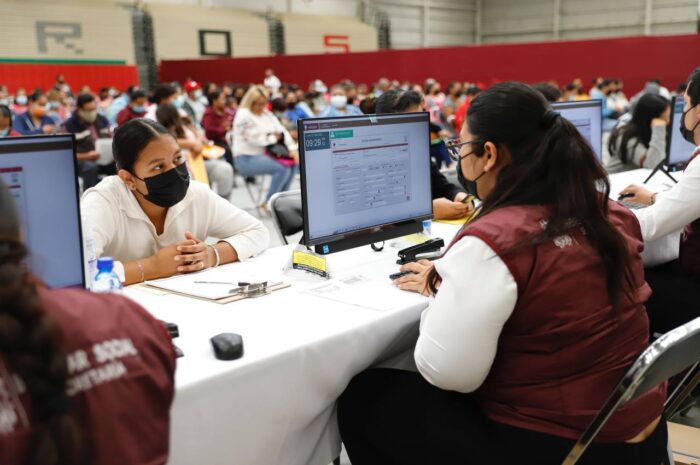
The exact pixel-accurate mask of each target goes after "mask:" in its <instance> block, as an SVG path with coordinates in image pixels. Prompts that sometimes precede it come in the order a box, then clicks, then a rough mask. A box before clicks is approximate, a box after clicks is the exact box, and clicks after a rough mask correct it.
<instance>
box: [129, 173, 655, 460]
mask: <svg viewBox="0 0 700 465" xmlns="http://www.w3.org/2000/svg"><path fill="white" fill-rule="evenodd" d="M648 173H649V170H636V171H631V172H627V173H620V174H618V175H614V176H612V181H611V184H612V194H613V196H614V197H616V196H617V193H618V192H619V190H621V189H622V188H624V187H626V186H627V185H628V184H631V183H641V182H642V181H643V180H644V178H645V177H646V176H647V175H648ZM662 177H663V174H661V175H660V176H659V179H660V180H661V182H663V181H664V179H663V178H662ZM655 180H656V178H655ZM457 230H458V227H457V226H449V225H445V224H441V223H437V222H434V223H433V226H432V232H433V234H434V236H435V237H442V238H444V239H445V241H446V242H449V240H450V239H451V238H452V237H453V236H454V234H455V233H456V232H457ZM390 242H391V241H389V243H390ZM291 248H292V246H285V247H277V248H274V249H270V250H268V251H266V252H265V253H264V254H262V255H261V256H259V257H258V258H256V259H255V262H254V263H256V267H257V266H259V267H260V269H261V270H266V271H267V272H269V276H268V279H270V280H277V279H283V280H286V281H288V282H291V283H292V287H291V288H289V289H285V290H282V291H278V292H275V293H273V294H272V295H270V296H266V297H263V298H260V299H251V300H244V301H240V302H234V303H232V304H228V305H219V304H214V303H207V302H203V301H198V300H193V299H189V298H186V297H179V296H174V295H167V296H157V295H153V294H150V293H147V292H145V291H143V290H139V289H134V288H132V289H127V290H126V291H125V293H126V294H127V295H128V296H129V297H131V298H133V299H134V300H136V301H137V302H139V303H140V304H142V305H143V306H144V307H146V308H147V309H148V310H149V311H150V312H151V313H152V314H153V315H155V316H156V317H157V318H160V319H162V320H166V321H171V322H174V323H177V324H178V326H179V328H180V338H179V339H177V340H176V343H177V345H178V346H179V347H180V348H181V349H182V350H183V351H184V353H185V357H184V358H181V359H179V360H178V364H177V372H176V376H175V377H176V397H175V403H174V405H173V409H172V432H171V441H172V443H171V460H170V462H169V463H170V464H172V465H193V464H203V465H204V464H206V465H277V464H284V465H304V464H309V465H328V464H329V463H330V462H331V461H332V460H333V459H334V458H335V457H336V456H337V455H338V453H339V451H340V437H339V434H338V429H337V424H336V421H335V400H336V399H337V397H338V396H339V395H340V394H341V393H342V392H343V390H344V389H345V387H346V386H347V383H348V382H349V381H350V379H352V377H353V376H354V375H356V374H357V373H360V372H361V371H362V370H364V369H366V368H367V367H370V366H373V365H376V364H379V363H381V362H383V361H386V360H389V359H391V358H392V357H394V356H396V355H399V354H402V353H405V352H406V351H407V350H410V349H411V348H412V347H413V345H414V344H415V341H416V338H417V335H418V321H419V318H420V314H421V312H422V310H423V309H425V308H426V306H427V300H421V301H420V302H418V303H416V304H414V305H409V306H404V307H402V308H394V309H391V310H387V311H377V310H369V309H365V308H361V307H357V306H352V305H349V304H343V303H338V302H331V301H328V300H325V299H321V298H319V297H315V296H312V295H309V294H305V293H303V291H304V290H305V289H308V288H309V287H311V286H314V285H316V284H318V283H319V282H320V281H319V280H318V278H312V277H305V276H303V275H302V276H300V277H294V278H291V279H290V277H288V276H284V277H283V276H282V273H281V270H282V267H283V266H284V264H285V263H286V261H287V260H288V258H289V256H290V253H291V252H290V251H291ZM397 250H398V249H397V248H393V247H391V246H390V245H389V246H387V248H386V249H385V250H384V251H383V252H373V251H371V250H370V248H369V246H366V247H362V248H359V249H354V250H349V251H345V252H340V253H338V254H333V255H330V256H329V257H328V259H329V264H330V266H331V267H332V271H334V272H335V273H336V274H337V275H341V276H342V275H351V274H353V273H359V272H362V273H363V274H365V275H366V276H368V277H371V278H373V279H376V280H377V281H378V282H385V283H386V286H387V287H390V286H392V285H391V283H390V281H389V280H388V275H389V274H390V273H392V272H395V271H396V270H397V268H398V267H397V265H396V264H395V260H396V252H397ZM226 266H228V267H231V268H232V269H233V268H234V267H236V266H237V265H236V264H232V265H226ZM222 332H236V333H239V334H241V335H243V338H244V344H245V356H244V357H243V358H242V359H240V360H237V361H233V362H222V361H218V360H216V359H215V358H214V355H213V352H212V349H211V345H210V343H209V338H211V337H212V336H214V335H216V334H219V333H222Z"/></svg>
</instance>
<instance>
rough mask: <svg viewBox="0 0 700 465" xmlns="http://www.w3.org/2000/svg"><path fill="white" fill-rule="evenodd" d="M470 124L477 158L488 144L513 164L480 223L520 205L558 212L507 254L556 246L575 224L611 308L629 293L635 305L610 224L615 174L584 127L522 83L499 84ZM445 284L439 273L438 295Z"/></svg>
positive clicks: (627, 263)
mask: <svg viewBox="0 0 700 465" xmlns="http://www.w3.org/2000/svg"><path fill="white" fill-rule="evenodd" d="M467 121H468V124H469V131H470V132H471V134H472V136H473V138H474V140H476V141H478V142H476V143H474V144H473V145H471V149H472V150H473V152H474V156H477V157H482V156H484V144H485V143H486V142H492V143H494V144H495V145H496V146H498V147H501V148H503V147H505V148H507V149H508V151H509V152H510V155H511V159H512V160H511V163H510V164H509V165H508V166H505V167H504V168H502V169H501V171H500V173H499V174H498V178H497V180H496V185H495V186H494V188H493V190H492V191H491V193H489V195H488V196H487V197H486V198H485V199H484V201H483V203H482V212H481V214H480V216H479V218H483V217H484V216H486V215H488V214H489V213H491V212H493V211H495V210H498V209H499V208H504V207H509V206H513V205H549V206H551V207H552V216H551V218H549V220H548V222H547V225H546V227H545V228H544V229H543V230H542V232H540V233H537V234H535V235H533V236H530V237H526V238H524V239H523V241H521V242H520V243H519V244H517V245H515V246H514V247H513V248H511V249H509V250H507V251H505V252H504V254H508V253H512V252H514V251H516V250H519V249H521V248H523V247H528V246H533V245H537V244H542V243H545V242H547V241H551V240H553V239H554V238H556V237H558V236H560V235H562V234H565V233H566V232H567V231H569V230H570V229H571V227H572V224H575V225H577V226H580V227H583V228H584V230H585V232H586V239H587V240H588V242H589V243H590V244H591V245H592V246H593V248H594V249H595V250H596V251H597V252H598V255H599V256H600V258H601V260H602V262H603V266H602V267H601V270H600V271H601V272H602V273H605V281H606V284H607V293H608V296H609V297H610V300H611V302H613V304H614V305H617V303H618V302H619V298H620V294H621V293H624V294H625V295H626V296H627V297H628V298H630V299H633V290H634V287H635V284H634V279H633V273H632V265H631V260H630V257H629V254H628V250H627V247H626V245H625V240H624V238H623V236H622V235H621V234H620V233H619V232H618V231H617V229H616V228H615V226H614V225H612V224H611V223H610V221H609V220H608V196H609V194H610V184H609V182H608V178H607V174H606V173H605V171H604V170H603V168H602V167H601V166H600V165H599V164H598V162H597V161H596V158H595V154H594V153H593V150H592V149H591V148H590V146H589V145H588V144H587V143H586V141H585V140H584V139H583V137H581V135H580V134H579V132H578V130H577V129H576V127H575V126H574V125H573V124H571V123H570V122H569V121H567V120H566V119H564V118H562V117H561V116H559V115H558V114H557V113H555V112H554V111H552V110H551V108H550V107H549V104H548V103H547V101H546V100H545V99H544V97H543V96H542V94H540V93H539V92H537V91H536V90H534V89H533V88H532V87H530V86H528V85H527V84H523V83H520V82H505V83H502V84H497V85H495V86H493V87H491V88H490V89H489V90H487V91H486V92H483V93H481V94H479V95H478V96H477V97H476V98H475V99H474V100H473V101H472V103H471V105H470V106H469V110H468V111H467ZM476 221H479V219H477V220H476ZM438 280H439V277H438V276H437V273H436V272H434V269H433V272H432V273H431V276H430V277H429V283H430V289H431V291H432V292H435V291H436V285H437V282H438Z"/></svg>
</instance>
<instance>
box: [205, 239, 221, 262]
mask: <svg viewBox="0 0 700 465" xmlns="http://www.w3.org/2000/svg"><path fill="white" fill-rule="evenodd" d="M207 247H211V249H212V250H213V251H214V255H216V264H215V265H214V266H213V268H216V267H217V266H219V264H221V255H219V251H218V250H217V249H216V246H215V245H211V244H207Z"/></svg>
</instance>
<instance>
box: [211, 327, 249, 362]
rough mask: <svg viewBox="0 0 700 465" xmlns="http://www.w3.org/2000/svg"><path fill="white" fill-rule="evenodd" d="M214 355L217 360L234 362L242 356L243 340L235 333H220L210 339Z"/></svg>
mask: <svg viewBox="0 0 700 465" xmlns="http://www.w3.org/2000/svg"><path fill="white" fill-rule="evenodd" d="M210 340H211V345H212V347H213V348H214V355H215V356H216V358H217V359H219V360H236V359H239V358H241V357H242V356H243V338H242V337H241V335H240V334H236V333H221V334H218V335H216V336H214V337H212V338H211V339H210Z"/></svg>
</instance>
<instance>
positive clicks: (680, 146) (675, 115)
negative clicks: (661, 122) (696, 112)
mask: <svg viewBox="0 0 700 465" xmlns="http://www.w3.org/2000/svg"><path fill="white" fill-rule="evenodd" d="M683 107H685V100H684V99H683V96H682V95H678V96H675V97H673V100H671V123H670V124H669V125H668V130H669V133H668V140H667V143H666V152H667V155H666V164H667V165H668V166H678V165H683V164H685V163H688V161H689V160H690V157H691V156H692V155H693V152H695V145H693V144H691V143H690V142H688V141H687V140H685V139H683V137H682V136H681V131H680V127H681V118H682V117H683Z"/></svg>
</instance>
